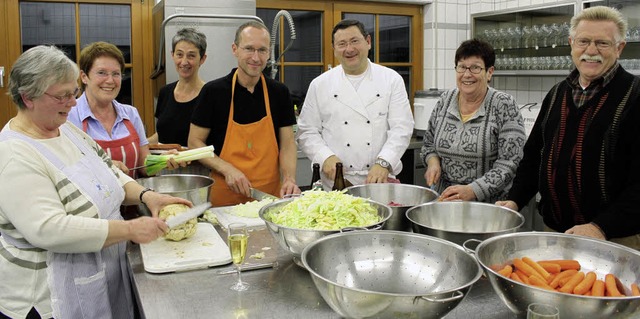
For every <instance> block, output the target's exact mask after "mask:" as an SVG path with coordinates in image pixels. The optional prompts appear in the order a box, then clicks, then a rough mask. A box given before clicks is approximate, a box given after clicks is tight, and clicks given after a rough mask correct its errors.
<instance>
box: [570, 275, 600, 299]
mask: <svg viewBox="0 0 640 319" xmlns="http://www.w3.org/2000/svg"><path fill="white" fill-rule="evenodd" d="M595 281H596V273H594V272H593V271H590V272H588V273H587V275H586V276H585V277H584V279H583V280H582V281H581V282H580V283H579V284H577V285H576V287H575V288H573V293H574V294H576V295H584V294H585V293H587V291H590V290H591V287H592V286H593V283H594V282H595Z"/></svg>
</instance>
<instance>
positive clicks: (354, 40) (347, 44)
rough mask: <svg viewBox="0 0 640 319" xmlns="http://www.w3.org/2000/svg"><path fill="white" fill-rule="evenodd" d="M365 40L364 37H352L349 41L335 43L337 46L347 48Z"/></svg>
mask: <svg viewBox="0 0 640 319" xmlns="http://www.w3.org/2000/svg"><path fill="white" fill-rule="evenodd" d="M363 41H364V39H351V40H349V41H340V42H338V43H336V44H335V46H336V48H338V49H340V50H342V49H346V48H347V47H349V45H351V46H352V47H356V46H358V45H360V43H362V42H363Z"/></svg>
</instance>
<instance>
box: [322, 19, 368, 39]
mask: <svg viewBox="0 0 640 319" xmlns="http://www.w3.org/2000/svg"><path fill="white" fill-rule="evenodd" d="M354 25H355V26H356V27H358V30H360V33H362V36H363V37H365V38H366V37H367V36H368V35H369V33H367V30H365V29H364V24H362V22H360V21H358V20H351V19H345V20H342V21H340V22H338V24H336V25H335V26H334V27H333V32H331V43H332V44H333V40H334V36H335V35H336V32H337V31H338V30H344V29H346V28H348V27H352V26H354Z"/></svg>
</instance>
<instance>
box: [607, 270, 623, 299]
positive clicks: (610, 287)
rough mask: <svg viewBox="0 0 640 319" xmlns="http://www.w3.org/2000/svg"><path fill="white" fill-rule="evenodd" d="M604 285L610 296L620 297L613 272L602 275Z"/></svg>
mask: <svg viewBox="0 0 640 319" xmlns="http://www.w3.org/2000/svg"><path fill="white" fill-rule="evenodd" d="M604 286H605V288H606V290H607V292H608V293H609V295H611V297H622V294H621V293H620V291H619V290H618V287H617V286H616V277H615V276H614V275H613V274H607V275H606V276H604Z"/></svg>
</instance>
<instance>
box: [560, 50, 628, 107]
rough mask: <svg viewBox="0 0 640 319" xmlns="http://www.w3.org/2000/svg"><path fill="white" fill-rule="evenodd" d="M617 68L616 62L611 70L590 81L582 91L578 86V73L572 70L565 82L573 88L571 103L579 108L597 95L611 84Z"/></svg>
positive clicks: (576, 70)
mask: <svg viewBox="0 0 640 319" xmlns="http://www.w3.org/2000/svg"><path fill="white" fill-rule="evenodd" d="M619 66H620V64H619V63H618V61H616V64H614V65H613V66H612V67H611V69H609V70H608V71H607V72H605V73H604V75H602V77H600V78H598V79H596V80H594V81H591V83H589V86H588V87H587V88H586V89H583V88H582V86H581V85H580V72H579V71H578V69H577V68H576V69H574V70H573V71H572V72H571V74H569V76H568V77H567V81H568V82H569V84H570V85H571V87H572V88H573V103H575V105H576V106H577V107H581V106H582V105H584V104H585V103H586V102H587V101H589V100H590V99H591V98H592V97H594V96H595V95H596V94H598V92H600V90H602V88H603V87H605V86H607V84H609V82H611V79H613V76H614V75H615V74H616V71H617V70H618V67H619Z"/></svg>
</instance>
